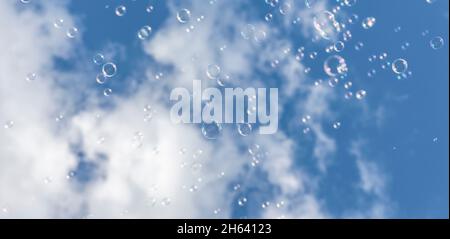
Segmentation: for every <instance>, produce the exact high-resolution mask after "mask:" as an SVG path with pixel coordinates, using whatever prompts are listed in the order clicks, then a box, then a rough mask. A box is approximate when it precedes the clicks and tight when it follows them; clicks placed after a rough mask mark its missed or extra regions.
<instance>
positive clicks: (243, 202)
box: [238, 197, 247, 207]
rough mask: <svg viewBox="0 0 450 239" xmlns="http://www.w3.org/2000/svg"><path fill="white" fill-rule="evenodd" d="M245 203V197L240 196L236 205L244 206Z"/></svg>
mask: <svg viewBox="0 0 450 239" xmlns="http://www.w3.org/2000/svg"><path fill="white" fill-rule="evenodd" d="M246 203H247V198H246V197H240V198H239V199H238V205H239V206H241V207H243V206H245V204H246Z"/></svg>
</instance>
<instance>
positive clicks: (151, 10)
mask: <svg viewBox="0 0 450 239" xmlns="http://www.w3.org/2000/svg"><path fill="white" fill-rule="evenodd" d="M154 9H155V8H154V7H153V5H148V6H147V7H146V8H145V11H146V12H148V13H151V12H153V10H154Z"/></svg>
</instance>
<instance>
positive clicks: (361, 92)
mask: <svg viewBox="0 0 450 239" xmlns="http://www.w3.org/2000/svg"><path fill="white" fill-rule="evenodd" d="M366 96H367V92H366V91H365V90H359V91H357V92H356V99H358V100H363V99H364V98H366Z"/></svg>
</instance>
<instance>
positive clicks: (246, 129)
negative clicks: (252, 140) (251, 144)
mask: <svg viewBox="0 0 450 239" xmlns="http://www.w3.org/2000/svg"><path fill="white" fill-rule="evenodd" d="M237 128H238V132H239V134H240V135H242V136H248V135H249V134H250V133H251V132H252V125H251V124H248V123H245V124H238V127H237Z"/></svg>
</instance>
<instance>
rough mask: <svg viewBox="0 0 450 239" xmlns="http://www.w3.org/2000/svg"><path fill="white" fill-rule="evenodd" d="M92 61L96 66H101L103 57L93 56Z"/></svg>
mask: <svg viewBox="0 0 450 239" xmlns="http://www.w3.org/2000/svg"><path fill="white" fill-rule="evenodd" d="M92 61H93V62H94V64H96V65H102V64H104V63H105V57H104V56H103V55H102V54H100V53H97V54H95V56H94V57H93V58H92Z"/></svg>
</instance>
